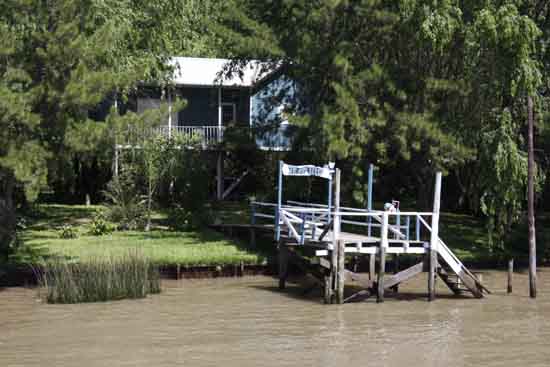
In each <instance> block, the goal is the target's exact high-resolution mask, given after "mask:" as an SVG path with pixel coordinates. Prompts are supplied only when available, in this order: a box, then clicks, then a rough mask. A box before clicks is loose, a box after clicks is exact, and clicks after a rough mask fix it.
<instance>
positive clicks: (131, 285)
mask: <svg viewBox="0 0 550 367" xmlns="http://www.w3.org/2000/svg"><path fill="white" fill-rule="evenodd" d="M41 269H42V272H40V271H38V272H37V274H40V275H39V284H40V285H41V288H40V291H39V293H40V296H42V298H43V299H44V300H45V301H46V302H48V303H83V302H105V301H111V300H119V299H125V298H130V299H136V298H145V297H146V296H147V295H148V294H155V293H160V291H161V283H160V274H159V271H158V269H157V268H156V267H155V266H153V265H152V264H151V263H150V261H149V260H148V259H147V258H146V257H145V256H144V255H143V254H142V253H141V251H139V250H129V251H128V252H127V253H126V254H125V255H124V256H120V257H119V256H117V257H105V256H102V257H100V258H95V259H93V260H89V261H86V262H80V263H77V264H73V263H68V262H67V261H64V260H61V259H53V260H50V261H47V262H45V263H44V264H42V266H41Z"/></svg>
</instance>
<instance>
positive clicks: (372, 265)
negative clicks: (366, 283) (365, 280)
mask: <svg viewBox="0 0 550 367" xmlns="http://www.w3.org/2000/svg"><path fill="white" fill-rule="evenodd" d="M375 276H376V255H375V254H370V255H369V278H370V280H372V281H374V277H375Z"/></svg>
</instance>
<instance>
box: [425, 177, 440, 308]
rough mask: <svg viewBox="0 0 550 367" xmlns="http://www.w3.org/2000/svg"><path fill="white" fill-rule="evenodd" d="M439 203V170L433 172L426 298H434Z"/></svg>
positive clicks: (431, 299) (430, 299)
mask: <svg viewBox="0 0 550 367" xmlns="http://www.w3.org/2000/svg"><path fill="white" fill-rule="evenodd" d="M440 203H441V172H437V173H436V174H435V189H434V206H433V214H432V232H431V236H430V255H429V256H430V258H429V263H430V269H429V275H428V300H429V301H433V300H435V275H436V269H437V247H438V245H439V233H438V232H439V209H440Z"/></svg>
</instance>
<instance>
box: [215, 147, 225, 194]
mask: <svg viewBox="0 0 550 367" xmlns="http://www.w3.org/2000/svg"><path fill="white" fill-rule="evenodd" d="M223 180H224V178H223V152H222V151H219V152H218V160H217V163H216V199H218V200H222V198H223Z"/></svg>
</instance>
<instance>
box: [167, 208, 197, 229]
mask: <svg viewBox="0 0 550 367" xmlns="http://www.w3.org/2000/svg"><path fill="white" fill-rule="evenodd" d="M168 224H169V226H170V228H171V229H172V230H175V231H191V230H193V229H194V228H195V226H194V224H195V223H193V214H192V213H191V212H190V211H188V210H186V209H185V208H183V207H181V206H179V205H178V206H175V207H173V208H171V209H170V211H169V212H168Z"/></svg>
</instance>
